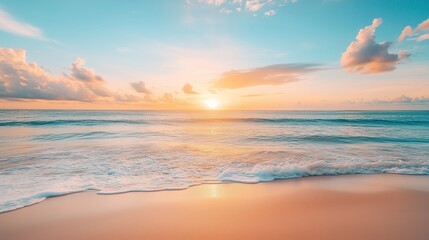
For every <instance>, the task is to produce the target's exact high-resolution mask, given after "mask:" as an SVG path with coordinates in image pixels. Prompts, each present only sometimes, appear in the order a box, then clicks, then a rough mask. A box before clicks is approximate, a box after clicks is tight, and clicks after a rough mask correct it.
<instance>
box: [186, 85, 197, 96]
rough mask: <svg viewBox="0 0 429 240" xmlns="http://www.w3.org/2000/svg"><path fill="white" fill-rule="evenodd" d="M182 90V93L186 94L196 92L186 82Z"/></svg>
mask: <svg viewBox="0 0 429 240" xmlns="http://www.w3.org/2000/svg"><path fill="white" fill-rule="evenodd" d="M182 90H183V92H184V93H186V94H188V95H193V94H198V93H197V92H195V91H194V88H193V87H192V85H191V84H189V83H186V84H185V85H184V86H183V87H182Z"/></svg>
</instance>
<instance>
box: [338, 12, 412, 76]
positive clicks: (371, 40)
mask: <svg viewBox="0 0 429 240" xmlns="http://www.w3.org/2000/svg"><path fill="white" fill-rule="evenodd" d="M382 23H383V21H382V20H381V18H376V19H374V20H373V22H372V24H371V25H369V26H366V27H365V28H363V29H361V30H360V31H359V33H358V35H357V36H356V41H354V42H352V43H351V44H350V45H349V46H348V48H347V50H346V51H345V52H344V53H343V55H342V57H341V64H342V67H343V68H345V69H347V70H348V71H349V72H357V73H380V72H387V71H393V70H394V69H395V67H396V64H398V63H399V62H400V61H401V60H402V59H405V58H408V57H409V54H408V52H407V51H405V50H401V51H399V52H398V53H397V54H395V53H390V52H389V48H390V46H391V44H392V43H391V42H381V43H377V42H376V41H375V30H376V29H377V27H379V26H380V25H381V24H382Z"/></svg>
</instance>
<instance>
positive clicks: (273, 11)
mask: <svg viewBox="0 0 429 240" xmlns="http://www.w3.org/2000/svg"><path fill="white" fill-rule="evenodd" d="M275 14H276V11H275V10H270V11H266V12H265V13H264V15H265V16H273V15H275Z"/></svg>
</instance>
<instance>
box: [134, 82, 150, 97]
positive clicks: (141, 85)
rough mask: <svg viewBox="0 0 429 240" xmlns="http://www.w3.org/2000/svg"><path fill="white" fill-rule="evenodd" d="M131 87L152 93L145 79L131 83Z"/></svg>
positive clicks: (138, 90)
mask: <svg viewBox="0 0 429 240" xmlns="http://www.w3.org/2000/svg"><path fill="white" fill-rule="evenodd" d="M131 87H132V88H134V90H136V92H139V93H144V94H152V92H151V91H150V90H149V89H147V88H146V84H145V83H144V82H143V81H139V82H133V83H131Z"/></svg>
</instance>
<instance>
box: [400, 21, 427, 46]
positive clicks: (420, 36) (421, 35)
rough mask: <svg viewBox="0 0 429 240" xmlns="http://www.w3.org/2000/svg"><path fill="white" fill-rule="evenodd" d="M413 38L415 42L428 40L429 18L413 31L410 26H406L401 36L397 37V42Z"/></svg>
mask: <svg viewBox="0 0 429 240" xmlns="http://www.w3.org/2000/svg"><path fill="white" fill-rule="evenodd" d="M410 37H413V39H415V40H416V41H417V42H421V41H424V40H428V39H429V18H428V19H426V20H424V21H423V22H422V23H420V24H419V25H417V27H416V28H415V29H413V28H412V27H411V26H406V27H405V28H404V29H403V30H402V32H401V35H399V37H398V42H402V41H403V40H404V39H406V38H410Z"/></svg>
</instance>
